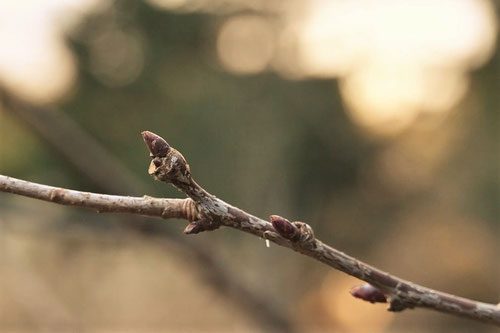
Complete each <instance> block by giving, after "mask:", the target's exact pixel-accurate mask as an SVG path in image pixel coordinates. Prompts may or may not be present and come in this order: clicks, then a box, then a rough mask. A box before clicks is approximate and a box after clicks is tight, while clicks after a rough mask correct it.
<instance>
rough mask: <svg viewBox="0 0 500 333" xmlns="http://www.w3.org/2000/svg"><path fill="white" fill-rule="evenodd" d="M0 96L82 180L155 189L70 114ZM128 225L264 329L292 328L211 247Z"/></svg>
mask: <svg viewBox="0 0 500 333" xmlns="http://www.w3.org/2000/svg"><path fill="white" fill-rule="evenodd" d="M0 95H1V96H0V97H1V98H0V99H1V100H2V102H3V103H2V104H3V106H5V107H4V108H3V110H2V111H8V112H11V113H12V114H13V115H15V116H16V117H17V118H18V120H20V121H22V122H23V123H24V124H25V125H27V126H28V127H29V128H30V129H31V130H32V131H33V132H34V133H35V134H37V135H38V136H39V138H40V139H41V140H42V141H43V142H44V143H45V144H46V145H47V146H49V147H50V148H51V149H52V150H53V151H54V152H55V153H57V154H58V155H59V156H60V157H61V158H62V159H64V161H66V162H69V164H70V167H72V168H73V169H74V170H76V171H78V176H79V177H84V178H85V179H86V180H87V181H88V182H90V183H92V184H93V186H94V187H95V188H96V189H98V191H99V192H104V193H122V194H127V195H133V194H134V193H147V189H148V187H150V186H145V184H144V183H143V182H142V181H141V180H140V179H138V178H137V177H136V176H135V175H134V174H133V173H131V172H130V171H129V170H128V168H127V167H126V166H125V165H124V164H123V163H122V162H120V161H119V160H118V159H116V158H114V157H113V153H112V152H110V151H107V150H106V149H105V148H104V147H103V146H102V145H101V144H99V143H98V142H97V141H96V140H95V139H94V138H92V136H90V135H89V134H88V133H87V132H86V131H85V130H84V129H82V128H81V126H79V124H77V123H76V122H74V121H73V120H72V119H71V118H69V117H68V116H67V115H66V114H65V112H55V110H48V109H46V108H41V107H37V106H33V105H30V104H28V103H26V102H25V101H22V100H20V99H19V98H17V97H15V95H12V94H9V93H8V91H6V90H4V89H1V87H0ZM82 156H83V157H84V158H83V160H82ZM96 166H99V167H96ZM123 226H125V227H126V228H127V229H128V230H131V231H133V232H135V233H138V234H140V235H141V236H145V237H149V238H153V237H154V238H161V239H162V240H165V239H167V240H169V241H171V242H175V245H176V246H177V247H179V248H180V252H179V255H182V256H184V257H186V258H185V259H186V260H185V262H187V263H189V265H190V266H191V268H192V269H193V270H195V274H194V275H195V276H196V277H197V278H198V279H199V280H200V281H203V283H205V284H206V285H207V286H208V287H209V288H212V289H213V290H214V291H215V293H217V294H218V295H221V296H223V297H226V298H227V299H228V300H229V301H230V302H232V304H234V305H235V306H236V307H240V308H241V309H242V311H243V312H245V313H246V314H247V315H248V316H249V318H250V319H251V320H252V321H253V322H255V323H256V324H257V325H260V326H261V327H262V328H263V329H264V330H272V331H273V332H274V331H275V332H290V331H292V330H293V328H292V324H291V322H290V320H289V319H288V318H287V317H286V316H285V315H284V311H282V310H281V309H280V308H278V307H277V306H276V305H275V304H273V302H271V298H269V297H268V295H264V294H263V293H262V292H261V291H259V290H256V289H255V288H250V287H249V286H248V285H247V284H246V283H245V282H244V281H242V280H241V279H239V278H238V277H235V276H233V274H231V273H230V272H228V271H227V269H226V267H225V266H224V264H223V263H222V262H220V261H217V260H214V258H215V256H214V254H213V252H212V251H211V250H210V249H209V248H208V247H207V244H205V245H203V244H201V243H196V242H195V243H193V242H191V241H189V240H187V239H186V238H185V237H182V236H181V235H178V234H177V233H174V232H173V231H172V230H171V229H169V228H164V226H160V225H159V224H158V223H153V221H151V220H149V219H147V218H144V217H142V216H139V215H129V216H128V218H127V219H126V220H125V221H124V223H123ZM159 244H165V243H164V242H159ZM167 249H168V251H170V249H169V248H167Z"/></svg>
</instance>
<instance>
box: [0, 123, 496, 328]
mask: <svg viewBox="0 0 500 333" xmlns="http://www.w3.org/2000/svg"><path fill="white" fill-rule="evenodd" d="M142 135H143V138H144V141H145V142H146V145H147V146H148V148H149V150H150V152H151V157H152V161H151V165H150V167H149V173H150V175H152V176H153V177H154V178H155V179H156V180H159V181H163V182H166V183H172V184H173V185H174V186H176V187H177V188H178V189H179V190H181V191H182V192H183V193H185V194H186V195H187V196H189V197H190V199H184V200H179V199H156V198H150V197H142V198H133V197H120V196H108V195H102V194H93V193H85V192H78V191H70V190H65V189H60V188H54V187H50V186H45V185H39V184H33V183H29V182H25V181H21V180H18V179H14V178H10V177H6V176H0V191H3V192H10V193H16V194H20V195H25V196H30V197H33V198H37V199H42V200H45V201H52V202H56V203H59V204H65V205H73V206H81V207H87V208H92V209H98V210H102V211H113V212H126V213H134V214H143V215H150V216H159V217H163V218H170V217H180V218H184V219H186V220H188V221H189V222H190V223H189V224H188V226H187V228H186V230H185V232H186V233H198V232H202V231H207V230H214V229H217V228H218V227H220V226H227V227H231V228H234V229H238V230H240V231H244V232H247V233H250V234H253V235H256V236H259V237H262V238H265V239H268V240H270V241H272V242H274V243H276V244H278V245H281V246H284V247H287V248H289V249H292V250H294V251H296V252H299V253H302V254H304V255H307V256H309V257H311V258H313V259H316V260H318V261H320V262H322V263H324V264H326V265H328V266H330V267H333V268H335V269H337V270H340V271H342V272H344V273H347V274H349V275H352V276H354V277H356V278H358V279H361V280H364V281H366V282H367V283H368V284H369V285H370V286H361V287H356V288H354V289H353V290H352V291H351V293H352V294H353V295H354V296H355V297H359V298H361V299H364V300H366V301H370V302H384V301H385V300H387V301H388V302H389V303H390V305H389V310H390V311H403V310H405V309H412V308H416V307H421V308H427V309H431V310H435V311H440V312H444V313H449V314H453V315H456V316H461V317H468V318H471V319H474V320H477V321H482V322H488V323H492V324H495V325H498V326H500V307H497V306H495V305H493V304H487V303H482V302H477V301H473V300H470V299H466V298H462V297H458V296H455V295H451V294H447V293H443V292H440V291H436V290H433V289H430V288H426V287H423V286H420V285H417V284H414V283H412V282H409V281H406V280H403V279H400V278H398V277H395V276H392V275H390V274H388V273H386V272H383V271H382V270H379V269H377V268H375V267H373V266H370V265H368V264H365V263H363V262H362V261H360V260H357V259H355V258H353V257H350V256H348V255H346V254H344V253H343V252H340V251H338V250H336V249H334V248H332V247H330V246H328V245H326V244H324V243H322V242H321V241H320V240H318V239H317V238H316V237H315V235H314V232H313V230H312V228H311V227H310V226H309V225H307V224H306V223H303V222H290V221H288V220H287V219H285V218H282V217H280V216H276V215H273V216H271V223H269V222H267V221H264V220H262V219H260V218H258V217H255V216H253V215H250V214H248V213H246V212H244V211H243V210H241V209H239V208H236V207H233V206H231V205H229V204H228V203H226V202H224V201H222V200H220V199H218V198H216V197H215V196H213V195H212V194H210V193H208V192H207V191H205V190H204V189H203V188H202V187H201V186H199V185H198V184H197V183H196V182H195V181H194V180H193V178H192V175H191V171H190V168H189V165H188V164H187V162H186V160H185V159H184V157H183V156H182V154H181V153H179V152H178V151H177V150H175V149H174V148H172V147H170V146H169V145H168V143H167V142H166V141H165V140H164V139H163V138H161V137H159V136H158V135H156V134H153V133H151V132H143V134H142Z"/></svg>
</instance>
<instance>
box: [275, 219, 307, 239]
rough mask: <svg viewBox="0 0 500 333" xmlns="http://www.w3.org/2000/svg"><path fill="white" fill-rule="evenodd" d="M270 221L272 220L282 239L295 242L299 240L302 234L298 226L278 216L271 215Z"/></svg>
mask: <svg viewBox="0 0 500 333" xmlns="http://www.w3.org/2000/svg"><path fill="white" fill-rule="evenodd" d="M269 219H270V220H271V223H272V225H273V227H274V230H276V232H277V233H278V234H279V235H280V236H281V237H283V238H286V239H288V240H291V241H294V242H295V241H297V240H298V239H299V237H300V232H299V230H298V229H297V227H296V226H294V225H293V224H292V223H290V221H288V220H287V219H285V218H284V217H281V216H278V215H271V216H270V217H269Z"/></svg>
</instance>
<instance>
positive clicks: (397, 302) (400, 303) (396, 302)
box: [387, 296, 415, 312]
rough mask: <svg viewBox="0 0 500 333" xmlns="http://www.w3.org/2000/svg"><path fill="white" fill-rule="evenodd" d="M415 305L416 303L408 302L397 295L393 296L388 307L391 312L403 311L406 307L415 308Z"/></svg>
mask: <svg viewBox="0 0 500 333" xmlns="http://www.w3.org/2000/svg"><path fill="white" fill-rule="evenodd" d="M414 307H415V305H414V304H410V303H408V302H405V301H404V300H402V299H401V298H399V297H397V296H391V299H390V303H389V307H388V308H387V311H391V312H401V311H403V310H406V309H413V308H414Z"/></svg>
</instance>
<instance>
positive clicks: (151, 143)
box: [141, 131, 170, 157]
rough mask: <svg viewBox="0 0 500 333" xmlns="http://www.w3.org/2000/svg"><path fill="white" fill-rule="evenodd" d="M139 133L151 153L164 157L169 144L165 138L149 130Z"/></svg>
mask: <svg viewBox="0 0 500 333" xmlns="http://www.w3.org/2000/svg"><path fill="white" fill-rule="evenodd" d="M141 135H142V138H143V139H144V142H145V143H146V146H147V147H148V149H149V151H150V152H151V155H153V156H154V157H164V156H166V155H167V153H168V151H169V149H170V146H169V145H168V143H167V141H165V139H163V138H162V137H161V136H159V135H157V134H154V133H153V132H150V131H143V132H141Z"/></svg>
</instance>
